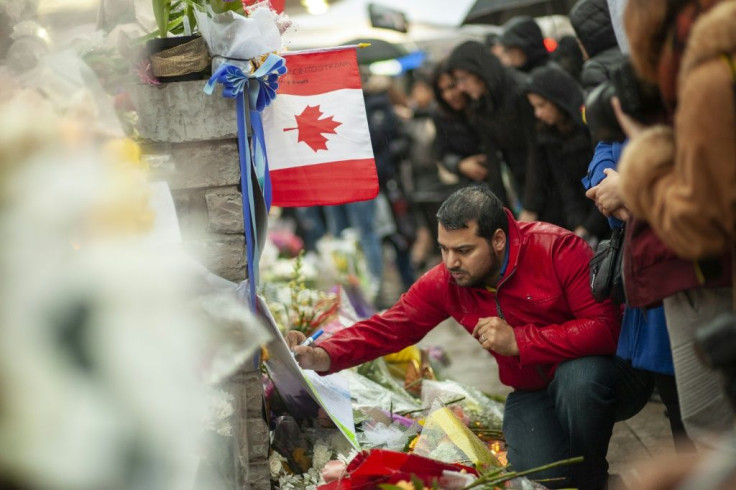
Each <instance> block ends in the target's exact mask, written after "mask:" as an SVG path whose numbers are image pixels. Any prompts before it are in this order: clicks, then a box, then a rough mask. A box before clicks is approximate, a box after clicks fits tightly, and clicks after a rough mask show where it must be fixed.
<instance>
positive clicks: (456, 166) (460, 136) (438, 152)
mask: <svg viewBox="0 0 736 490" xmlns="http://www.w3.org/2000/svg"><path fill="white" fill-rule="evenodd" d="M432 89H433V90H434V96H435V100H436V101H437V106H438V108H439V110H437V111H435V113H434V116H433V117H434V125H435V128H436V132H437V133H436V135H435V141H434V152H435V158H436V159H437V161H438V162H439V163H440V165H442V166H443V167H444V168H445V169H447V170H449V171H450V172H451V173H453V174H455V175H457V176H458V177H459V179H460V184H462V185H467V184H470V183H473V182H482V181H484V180H485V179H486V177H487V176H488V168H487V167H486V156H485V155H484V154H483V152H482V150H481V146H480V138H479V137H478V134H477V133H476V132H475V129H474V128H473V126H471V124H470V122H468V118H467V116H466V114H465V110H466V109H467V107H468V104H469V102H470V101H469V100H468V96H467V95H466V94H464V93H463V92H462V91H460V89H459V88H458V86H457V83H456V82H455V78H454V77H453V76H452V70H451V69H450V67H449V65H448V63H447V60H445V61H442V62H440V63H439V64H438V65H437V68H436V69H435V72H434V76H433V79H432Z"/></svg>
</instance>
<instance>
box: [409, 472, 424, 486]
mask: <svg viewBox="0 0 736 490" xmlns="http://www.w3.org/2000/svg"><path fill="white" fill-rule="evenodd" d="M411 482H412V483H413V484H414V490H424V481H422V480H420V479H419V477H418V476H417V475H415V474H414V473H412V475H411Z"/></svg>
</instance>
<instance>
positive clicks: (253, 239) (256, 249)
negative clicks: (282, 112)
mask: <svg viewBox="0 0 736 490" xmlns="http://www.w3.org/2000/svg"><path fill="white" fill-rule="evenodd" d="M284 73H286V61H285V60H284V58H282V57H281V56H277V55H275V54H269V55H268V57H267V58H266V60H265V61H264V62H263V64H261V66H259V67H258V69H257V70H256V71H255V72H254V73H252V74H250V75H246V74H245V73H243V70H241V69H240V68H239V67H237V66H235V65H231V64H229V63H224V64H222V65H221V66H220V67H219V68H218V69H217V71H216V72H215V73H214V74H213V75H212V77H210V79H209V80H208V81H207V83H206V84H205V86H204V92H205V93H206V94H207V95H212V93H213V92H214V90H215V85H217V84H218V83H220V84H222V96H223V97H227V98H230V99H235V111H236V115H237V119H238V157H239V160H240V184H241V187H242V196H243V224H244V227H245V239H246V244H245V246H246V255H247V257H246V258H247V260H248V264H247V267H248V282H249V289H250V307H251V311H253V312H255V311H256V304H257V303H256V288H257V286H258V276H259V272H258V262H259V261H260V258H261V251H262V250H263V245H264V244H265V236H263V234H261V236H259V233H258V229H259V228H260V226H259V225H262V224H265V220H266V218H267V215H268V210H269V209H270V208H271V178H270V176H269V172H268V156H267V155H266V140H265V137H264V135H263V123H262V121H261V111H263V109H265V108H266V107H268V105H269V104H270V103H271V102H272V101H273V99H275V98H276V90H277V89H278V88H279V84H278V78H279V77H280V76H281V75H283V74H284ZM252 81H254V82H255V83H251V82H252ZM246 92H247V94H248V103H249V105H250V111H249V115H250V122H251V127H252V130H253V137H252V142H253V147H252V149H251V146H250V145H249V144H248V128H247V123H246V117H245V116H246V109H247V107H246V99H245V93H246ZM251 173H252V174H253V175H252V174H251ZM253 177H255V182H258V186H257V187H256V185H255V182H254V179H253ZM256 199H258V201H259V202H258V203H259V204H260V203H261V202H262V203H264V204H265V213H263V214H265V216H256V208H257V207H259V208H262V207H263V206H256ZM258 218H261V219H260V220H259V219H258Z"/></svg>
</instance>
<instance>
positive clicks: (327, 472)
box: [322, 459, 348, 483]
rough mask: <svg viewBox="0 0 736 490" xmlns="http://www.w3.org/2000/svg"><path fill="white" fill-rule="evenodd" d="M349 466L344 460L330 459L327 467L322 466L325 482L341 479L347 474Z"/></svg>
mask: <svg viewBox="0 0 736 490" xmlns="http://www.w3.org/2000/svg"><path fill="white" fill-rule="evenodd" d="M347 468H348V465H347V464H345V463H343V462H342V461H338V460H335V459H333V460H332V461H328V462H327V464H326V465H325V467H324V468H322V478H324V480H325V483H330V482H331V481H335V480H339V479H340V478H342V477H343V476H345V473H346V472H347Z"/></svg>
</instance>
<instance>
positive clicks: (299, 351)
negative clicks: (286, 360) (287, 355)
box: [286, 330, 330, 371]
mask: <svg viewBox="0 0 736 490" xmlns="http://www.w3.org/2000/svg"><path fill="white" fill-rule="evenodd" d="M305 341H307V336H306V335H304V334H303V333H301V332H297V331H296V330H292V331H290V332H289V333H287V334H286V343H287V344H288V346H289V349H290V350H291V351H292V352H293V353H294V357H295V358H296V362H298V363H299V366H301V368H302V369H312V370H314V371H327V370H329V369H330V356H329V355H328V354H327V351H326V350H324V349H322V348H321V347H313V346H312V345H311V344H310V345H302V344H304V343H305Z"/></svg>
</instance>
